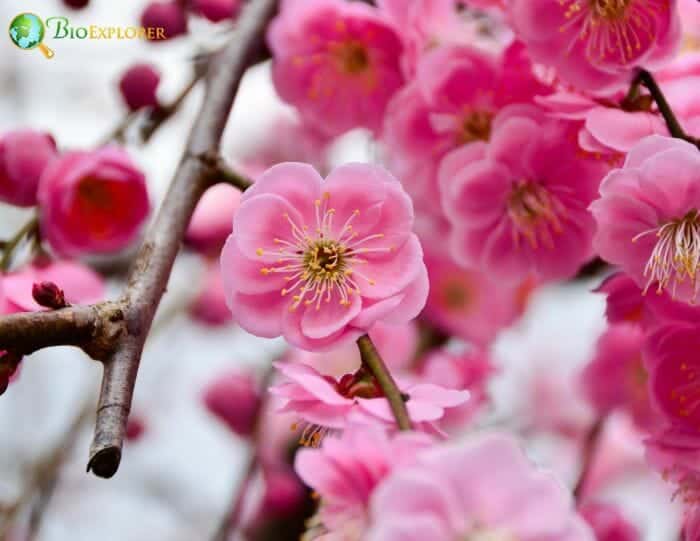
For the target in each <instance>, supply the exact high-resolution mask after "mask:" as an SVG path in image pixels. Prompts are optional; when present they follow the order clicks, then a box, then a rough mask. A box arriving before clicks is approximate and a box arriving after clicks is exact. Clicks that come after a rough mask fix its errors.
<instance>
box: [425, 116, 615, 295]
mask: <svg viewBox="0 0 700 541" xmlns="http://www.w3.org/2000/svg"><path fill="white" fill-rule="evenodd" d="M567 129H568V128H567V126H566V125H565V124H563V123H561V122H559V121H555V120H549V121H547V120H546V119H545V117H544V114H543V113H542V112H541V111H540V110H539V109H536V108H535V107H531V106H511V107H508V108H506V109H504V110H503V111H502V112H501V113H500V114H499V116H498V117H497V118H496V119H495V121H494V126H493V134H492V136H491V143H490V144H489V145H486V144H484V143H474V144H472V145H469V146H467V147H464V148H462V149H459V150H457V151H454V152H453V153H451V154H450V155H448V156H447V157H446V158H445V159H444V160H443V162H442V164H441V166H440V173H439V175H440V183H441V185H442V190H441V193H442V204H443V208H444V210H445V214H446V215H447V219H448V220H449V221H450V223H451V225H452V227H453V229H452V233H451V238H450V248H451V254H452V256H453V257H454V258H455V260H456V261H457V262H458V263H460V264H462V265H464V266H467V267H477V268H485V269H489V272H490V273H491V274H492V275H493V276H494V278H499V279H502V280H508V281H509V282H518V281H522V280H524V279H526V278H528V277H529V276H533V277H535V278H536V279H538V280H556V279H561V278H568V277H570V276H572V275H574V274H575V273H576V271H577V270H578V268H579V267H580V266H581V264H583V263H584V262H585V261H587V260H588V259H589V258H590V257H591V256H592V254H593V250H592V246H591V239H592V237H593V230H594V227H595V226H594V222H593V218H592V217H591V216H590V214H589V213H588V211H587V209H586V207H587V206H588V204H589V203H590V202H591V201H592V200H593V198H594V197H595V194H596V191H597V188H598V184H599V182H600V179H601V177H602V172H603V170H602V169H601V165H600V164H598V163H595V162H592V161H590V160H585V159H581V158H580V157H578V156H577V153H576V148H575V146H574V145H572V144H571V143H570V142H568V141H567V140H566V137H565V133H566V130H567Z"/></svg>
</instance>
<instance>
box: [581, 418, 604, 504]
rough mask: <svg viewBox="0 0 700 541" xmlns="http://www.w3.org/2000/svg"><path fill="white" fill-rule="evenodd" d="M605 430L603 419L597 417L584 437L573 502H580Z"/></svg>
mask: <svg viewBox="0 0 700 541" xmlns="http://www.w3.org/2000/svg"><path fill="white" fill-rule="evenodd" d="M604 428H605V417H598V419H596V420H595V422H594V423H593V425H592V426H591V428H590V429H589V430H588V434H586V436H585V438H586V439H585V441H584V442H583V451H582V459H581V473H580V474H579V477H578V481H577V482H576V487H574V500H576V501H577V502H579V503H580V502H581V499H582V497H583V493H584V490H585V488H586V480H587V479H588V476H589V473H590V469H591V466H592V464H593V460H594V459H595V455H596V453H597V451H598V447H599V446H600V438H601V436H602V435H603V429H604Z"/></svg>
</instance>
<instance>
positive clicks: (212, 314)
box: [189, 262, 233, 327]
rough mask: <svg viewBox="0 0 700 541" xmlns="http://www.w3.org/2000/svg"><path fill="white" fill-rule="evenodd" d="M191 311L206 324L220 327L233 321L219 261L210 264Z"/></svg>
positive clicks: (200, 321) (198, 319) (192, 314)
mask: <svg viewBox="0 0 700 541" xmlns="http://www.w3.org/2000/svg"><path fill="white" fill-rule="evenodd" d="M189 312H190V315H191V316H192V317H193V318H194V319H195V320H197V321H198V322H199V323H203V324H204V325H210V326H212V327H218V326H221V325H227V324H229V323H231V321H232V319H233V316H232V315H231V310H230V309H229V307H228V305H227V304H226V295H225V294H224V283H223V281H222V280H221V269H220V268H219V265H218V262H213V263H209V264H208V267H207V270H206V274H205V276H204V280H203V283H202V289H201V290H200V291H199V294H198V295H197V296H196V297H195V299H194V301H193V302H192V304H191V305H190V307H189Z"/></svg>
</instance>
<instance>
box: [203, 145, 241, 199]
mask: <svg viewBox="0 0 700 541" xmlns="http://www.w3.org/2000/svg"><path fill="white" fill-rule="evenodd" d="M200 159H201V160H202V162H203V163H204V165H206V166H207V167H208V168H209V169H210V172H209V174H210V176H211V180H212V182H215V183H219V182H225V183H226V184H230V185H231V186H233V187H234V188H238V189H239V190H241V191H245V190H246V189H248V188H250V186H251V185H252V184H253V183H252V182H251V181H250V180H249V179H247V178H245V177H244V176H243V175H241V174H239V173H238V172H236V171H234V170H233V169H231V168H230V167H229V166H228V165H227V164H226V162H225V161H224V159H223V158H222V157H221V156H220V155H219V154H211V153H208V154H203V155H201V156H200Z"/></svg>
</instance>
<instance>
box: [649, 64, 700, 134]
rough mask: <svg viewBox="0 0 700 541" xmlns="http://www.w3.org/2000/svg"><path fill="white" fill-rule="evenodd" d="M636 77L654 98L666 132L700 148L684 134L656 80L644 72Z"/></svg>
mask: <svg viewBox="0 0 700 541" xmlns="http://www.w3.org/2000/svg"><path fill="white" fill-rule="evenodd" d="M637 77H638V80H639V81H641V83H642V84H643V85H644V86H645V87H647V90H649V93H650V94H651V97H652V98H654V101H655V102H656V106H657V107H658V108H659V112H660V113H661V116H663V117H664V121H665V122H666V126H667V127H668V131H669V133H670V134H671V136H672V137H675V138H677V139H683V140H684V141H688V142H689V143H692V144H694V145H695V146H697V147H699V148H700V141H698V140H697V139H695V138H694V137H691V136H690V135H688V134H686V133H685V131H684V130H683V127H682V126H681V124H680V122H679V121H678V119H677V118H676V115H675V114H674V113H673V109H671V106H670V105H669V103H668V101H666V96H664V93H663V92H662V91H661V87H659V85H658V83H657V82H656V79H654V76H653V75H652V74H651V73H649V72H648V71H646V70H640V72H639V75H638V76H637Z"/></svg>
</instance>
